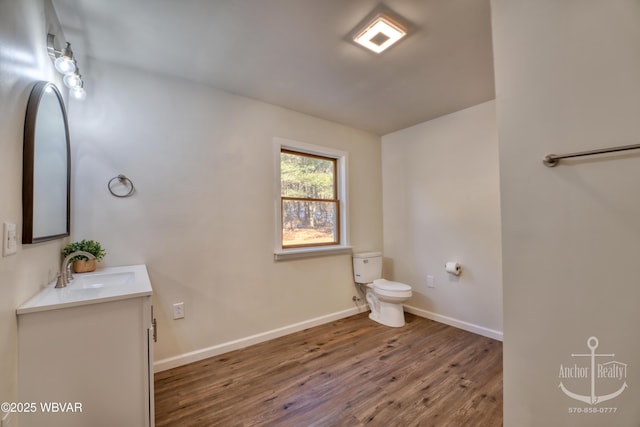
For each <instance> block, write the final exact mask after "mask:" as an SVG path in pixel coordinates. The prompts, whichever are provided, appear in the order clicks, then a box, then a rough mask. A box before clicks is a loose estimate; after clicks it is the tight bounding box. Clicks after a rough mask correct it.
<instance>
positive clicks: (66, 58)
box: [54, 43, 76, 74]
mask: <svg viewBox="0 0 640 427" xmlns="http://www.w3.org/2000/svg"><path fill="white" fill-rule="evenodd" d="M54 65H55V66H56V70H58V71H59V72H61V73H62V74H70V73H73V72H74V71H76V64H75V61H74V60H73V51H72V50H71V43H67V45H66V46H65V47H64V49H62V52H60V56H58V57H57V58H56V61H55V62H54Z"/></svg>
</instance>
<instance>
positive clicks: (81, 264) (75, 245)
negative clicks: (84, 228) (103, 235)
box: [62, 240, 107, 273]
mask: <svg viewBox="0 0 640 427" xmlns="http://www.w3.org/2000/svg"><path fill="white" fill-rule="evenodd" d="M76 251H85V252H89V253H90V254H91V255H93V256H95V257H96V259H91V260H90V259H88V258H87V257H86V256H83V255H77V256H75V257H73V258H71V261H73V271H75V272H76V273H87V272H89V271H94V270H95V269H96V266H97V263H98V262H100V261H101V260H102V258H104V256H105V255H106V254H107V252H105V250H104V249H102V246H100V242H96V241H94V240H81V241H79V242H72V243H69V244H68V245H67V246H65V247H64V249H63V250H62V257H63V258H65V257H67V256H68V255H69V254H72V253H73V252H76Z"/></svg>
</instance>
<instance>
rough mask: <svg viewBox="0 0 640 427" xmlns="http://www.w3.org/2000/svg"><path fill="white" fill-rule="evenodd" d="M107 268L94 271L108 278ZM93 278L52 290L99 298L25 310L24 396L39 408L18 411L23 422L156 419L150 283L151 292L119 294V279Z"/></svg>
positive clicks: (68, 426)
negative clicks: (114, 289) (113, 291)
mask: <svg viewBox="0 0 640 427" xmlns="http://www.w3.org/2000/svg"><path fill="white" fill-rule="evenodd" d="M114 268H115V267H114ZM118 268H124V267H118ZM107 270H108V269H104V270H102V271H99V272H96V274H95V276H98V275H99V274H103V275H105V276H103V277H107V276H106V274H109V271H107ZM88 274H91V273H88ZM140 274H144V275H146V268H145V269H144V271H141V273H140ZM76 276H80V275H76ZM82 276H83V277H89V276H88V275H87V276H85V275H82ZM146 280H147V282H148V276H147V278H146ZM93 282H100V280H93ZM93 282H92V281H90V280H89V281H85V287H83V289H82V290H80V289H75V290H74V288H73V284H72V285H70V287H69V288H64V289H62V290H60V289H56V290H55V291H52V292H54V297H53V299H54V300H55V299H56V293H57V294H58V295H57V297H58V298H57V300H58V301H60V300H61V299H64V297H65V294H66V293H73V292H80V293H83V292H84V290H89V291H88V292H84V293H85V296H86V295H88V294H93V298H88V299H85V300H82V301H77V300H76V301H74V302H71V303H66V304H65V303H64V302H63V303H61V304H60V303H58V304H52V305H49V306H47V305H46V304H45V305H40V306H39V307H38V308H34V305H35V306H38V303H35V304H34V303H31V304H30V303H27V304H25V305H23V306H22V307H21V308H19V309H18V341H19V346H18V351H19V353H18V358H19V359H18V360H19V361H18V390H19V392H18V393H19V399H20V402H21V403H22V404H23V407H24V406H25V405H29V409H35V410H34V411H30V412H25V411H22V412H23V413H20V414H16V415H19V424H20V426H21V427H31V426H48V427H56V426H64V427H87V426H91V427H100V426H104V427H113V426H119V427H129V426H130V427H141V426H145V427H146V426H153V425H154V419H153V417H154V415H153V369H152V360H153V332H154V329H153V324H152V323H153V322H152V306H151V288H150V285H149V292H140V291H139V290H138V291H134V292H133V293H126V292H121V293H120V294H119V295H117V296H114V295H111V294H110V292H108V291H105V290H104V288H106V287H113V286H112V285H110V284H106V285H104V284H103V285H102V287H100V286H98V287H91V286H92V283H93ZM104 282H105V283H107V280H104ZM86 283H89V285H88V286H86ZM94 285H95V283H94ZM129 285H131V284H130V283H129V284H128V285H127V286H128V289H129V290H131V289H134V288H135V286H129ZM96 289H97V290H98V291H96ZM58 291H60V292H58ZM109 291H111V289H109ZM105 295H106V296H105ZM70 298H72V299H74V298H77V297H75V296H73V295H72V296H71V297H70ZM32 300H33V299H32ZM30 301H31V300H30ZM43 307H44V308H43ZM47 307H49V309H47Z"/></svg>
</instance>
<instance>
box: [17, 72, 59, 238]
mask: <svg viewBox="0 0 640 427" xmlns="http://www.w3.org/2000/svg"><path fill="white" fill-rule="evenodd" d="M48 90H51V91H52V92H53V93H55V95H56V97H57V99H58V102H59V104H60V109H61V112H62V118H63V121H64V123H63V124H64V131H65V139H66V145H67V146H66V152H67V171H66V175H67V203H66V210H67V212H66V229H65V230H60V233H56V234H52V235H47V236H34V235H33V217H34V188H33V187H34V173H35V164H34V156H35V148H36V140H35V138H36V119H37V117H38V110H39V106H40V101H41V100H42V97H43V95H44V94H45V91H48ZM70 213H71V145H70V142H69V124H68V122H67V110H66V109H65V106H64V100H63V99H62V95H61V94H60V91H59V90H58V88H57V87H56V85H55V84H53V83H51V82H47V81H39V82H37V83H36V84H35V85H34V86H33V89H32V90H31V94H30V95H29V101H28V103H27V113H26V116H25V121H24V148H23V158H22V243H23V244H24V243H26V244H29V243H39V242H45V241H47V240H55V239H61V238H63V237H66V236H69V234H70V230H71V214H70Z"/></svg>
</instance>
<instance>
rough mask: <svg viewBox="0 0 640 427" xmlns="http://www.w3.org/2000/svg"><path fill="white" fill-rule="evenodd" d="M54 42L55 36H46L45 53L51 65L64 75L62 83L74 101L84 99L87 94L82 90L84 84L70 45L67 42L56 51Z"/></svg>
mask: <svg viewBox="0 0 640 427" xmlns="http://www.w3.org/2000/svg"><path fill="white" fill-rule="evenodd" d="M55 41H56V36H55V35H53V34H51V33H49V34H47V51H48V52H49V56H50V57H51V60H52V61H53V65H54V66H55V67H56V70H58V72H59V73H60V74H64V77H63V78H62V81H63V82H64V85H65V86H66V87H68V88H69V89H70V90H71V92H70V93H71V95H72V96H73V97H74V98H76V99H80V100H82V99H85V98H86V97H87V93H86V92H85V90H84V82H83V81H82V77H81V76H80V69H79V68H78V63H77V62H76V59H75V58H74V57H73V51H72V50H71V43H68V42H67V43H66V45H65V47H64V48H62V49H61V50H58V49H56V48H55Z"/></svg>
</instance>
